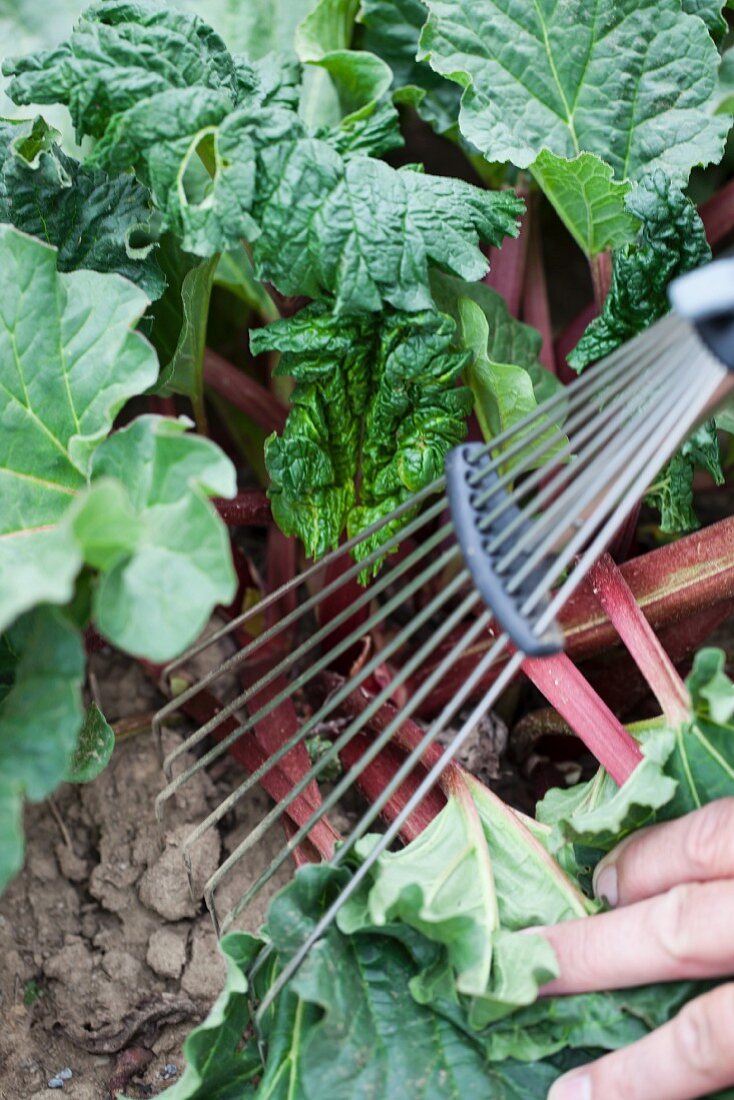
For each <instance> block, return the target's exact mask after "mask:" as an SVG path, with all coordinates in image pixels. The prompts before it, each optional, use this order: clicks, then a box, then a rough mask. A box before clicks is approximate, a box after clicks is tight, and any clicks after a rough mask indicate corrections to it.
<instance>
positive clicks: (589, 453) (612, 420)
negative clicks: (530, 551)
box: [482, 368, 668, 568]
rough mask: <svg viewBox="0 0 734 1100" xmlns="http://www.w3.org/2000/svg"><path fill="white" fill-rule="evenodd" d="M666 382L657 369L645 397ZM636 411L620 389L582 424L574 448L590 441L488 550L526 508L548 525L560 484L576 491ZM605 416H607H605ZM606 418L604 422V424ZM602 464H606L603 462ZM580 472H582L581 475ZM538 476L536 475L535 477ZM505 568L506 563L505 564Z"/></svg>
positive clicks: (492, 546) (529, 484) (620, 439)
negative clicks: (593, 415) (630, 409)
mask: <svg viewBox="0 0 734 1100" xmlns="http://www.w3.org/2000/svg"><path fill="white" fill-rule="evenodd" d="M667 381H668V371H667V369H665V370H663V369H662V368H659V369H658V370H657V371H656V372H655V373H654V376H653V378H652V379H651V380H650V382H649V384H648V388H647V391H646V392H645V394H644V399H645V400H652V398H653V396H654V395H655V393H656V392H657V391H658V390H660V389H662V388H663V387H664V386H665V384H666V382H667ZM637 415H638V414H636V413H630V411H629V406H628V399H627V397H626V395H625V393H624V392H622V393H620V394H619V395H618V398H617V399H616V400H615V401H614V402H613V403H611V404H610V405H608V406H605V408H604V409H603V410H602V411H601V412H599V413H598V414H597V416H595V417H594V418H593V419H592V420H590V421H589V422H588V423H587V424H586V425H584V427H583V429H582V431H581V432H579V434H578V436H577V437H575V438H574V447H575V448H576V447H580V446H581V445H582V444H586V442H587V440H589V439H590V440H591V442H590V444H589V446H588V447H585V449H584V450H583V451H581V450H578V451H576V452H575V459H574V461H573V462H572V463H570V464H568V465H567V466H564V467H563V468H561V469H559V470H558V471H556V472H555V473H554V475H553V477H552V478H551V479H550V480H549V481H548V483H547V484H546V485H544V486H543V487H542V488H541V490H540V492H539V493H538V494H537V495H536V496H534V497H533V499H532V502H531V508H530V509H526V510H524V511H523V512H521V513H520V514H519V515H518V516H516V517H515V518H514V519H513V520H511V521H510V522H509V523H508V524H507V526H506V527H504V528H503V530H502V531H501V533H500V534H498V535H495V537H494V538H492V539H490V541H489V544H488V552H489V553H496V552H497V551H498V550H499V549H500V548H501V547H502V546H503V545H504V544H505V543H506V542H508V541H509V540H510V539H511V538H512V536H513V535H514V534H515V532H516V531H517V530H518V528H519V527H521V526H522V525H523V524H524V522H525V521H526V519H527V513H528V511H532V513H533V514H534V515H537V516H538V519H537V524H538V525H540V524H542V525H543V526H544V527H549V526H551V524H554V523H555V518H556V516H557V515H559V514H562V513H563V510H564V508H566V507H567V503H568V502H567V500H566V497H565V496H559V497H557V499H555V500H554V497H556V493H557V490H558V488H559V487H560V486H562V485H564V484H565V483H567V482H570V487H569V491H573V492H576V491H579V490H581V489H582V488H583V487H584V486H585V485H586V483H587V480H588V478H589V477H590V476H592V475H590V474H589V470H590V469H593V468H594V466H593V463H594V461H595V460H596V461H599V453H600V452H601V451H602V450H603V448H604V447H605V446H606V444H607V443H609V441H610V440H612V439H614V443H615V450H616V449H618V448H619V445H620V443H622V444H623V443H624V441H625V438H626V435H625V433H629V431H630V430H636V418H637ZM607 417H609V419H607ZM605 420H606V423H605ZM605 465H606V464H605ZM581 471H584V474H583V476H582V474H581ZM543 473H544V471H543V470H540V471H537V472H536V475H535V476H531V477H530V478H528V479H527V480H525V481H524V482H523V484H522V495H523V496H527V495H528V494H529V492H530V491H531V490H532V489H533V488H534V487H535V485H537V484H538V482H539V481H540V480H542V475H543ZM537 475H539V476H537ZM516 499H517V495H515V498H514V499H509V498H508V500H506V501H505V502H504V507H503V509H502V510H503V511H506V510H507V508H509V507H510V506H511V505H512V504H513V503H515V500H516ZM547 502H549V507H548V508H547V509H545V510H544V511H543V510H542V509H543V506H544V505H545V504H546V503H547ZM494 519H495V514H494V513H493V514H491V515H490V516H487V517H486V518H485V520H484V521H483V523H482V526H483V527H487V528H488V527H490V526H491V524H492V522H493V521H494ZM522 545H523V544H522V542H521V541H518V542H517V543H516V544H515V546H513V548H512V554H513V555H514V556H517V554H519V553H521V552H522V551H521V549H517V550H516V547H521V548H522ZM505 568H506V566H505Z"/></svg>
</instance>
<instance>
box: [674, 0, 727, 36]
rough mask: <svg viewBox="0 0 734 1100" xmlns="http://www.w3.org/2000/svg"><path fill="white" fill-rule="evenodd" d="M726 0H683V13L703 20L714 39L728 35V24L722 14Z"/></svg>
mask: <svg viewBox="0 0 734 1100" xmlns="http://www.w3.org/2000/svg"><path fill="white" fill-rule="evenodd" d="M725 6H726V0H682V3H681V7H682V8H683V11H686V12H688V13H689V14H690V15H697V16H698V17H699V18H700V19H703V21H704V23H705V24H706V26H707V27H708V29H709V31H710V32H711V34H712V35H713V37H714V38H721V36H722V35H723V34H726V28H727V23H726V19H725V18H724V14H723V12H722V10H721V9H722V8H724V7H725Z"/></svg>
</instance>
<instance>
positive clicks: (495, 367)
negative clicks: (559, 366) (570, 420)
mask: <svg viewBox="0 0 734 1100" xmlns="http://www.w3.org/2000/svg"><path fill="white" fill-rule="evenodd" d="M459 317H460V323H461V342H462V344H463V346H464V347H465V348H467V349H468V350H469V351H471V353H472V360H471V362H470V364H469V365H468V367H467V368H466V371H465V378H466V381H467V382H468V383H469V386H470V388H471V391H472V393H473V394H474V408H475V410H476V414H477V419H478V420H479V423H480V425H481V428H482V432H483V434H484V438H485V439H486V440H487V441H489V440H490V439H493V438H494V437H495V436H497V435H500V434H501V433H503V432H506V431H508V430H509V429H510V428H512V427H513V425H515V424H517V423H518V422H519V421H521V420H523V419H524V418H525V417H527V416H530V415H531V414H532V413H534V412H535V411H536V409H537V408H538V400H537V397H536V392H535V387H534V385H533V379H532V377H531V375H530V373H529V371H528V370H527V369H525V368H524V367H522V366H519V365H517V364H515V363H512V362H510V363H502V362H496V361H494V360H493V359H492V358H491V356H490V355H489V354H488V351H489V344H490V342H491V334H490V328H489V320H488V318H487V315H486V314H485V312H484V311H483V310H482V309H481V307H480V306H479V305H478V304H477V302H476V301H473V300H472V299H470V298H462V299H461V300H460V302H459ZM543 370H544V368H542V367H540V365H539V372H538V373H542V372H543ZM536 377H537V374H536ZM548 388H549V389H550V388H551V387H548ZM544 422H545V423H549V424H550V418H549V417H547V416H540V417H538V419H537V423H536V424H535V425H534V426H533V428H531V429H528V430H530V431H533V432H535V429H537V427H538V426H540V425H541V424H543V423H544ZM526 434H527V430H526V431H518V432H517V433H516V435H515V437H514V438H513V445H514V443H516V442H517V441H518V440H519V439H521V438H522V436H523V435H526ZM564 442H565V436H564V435H563V434H562V433H561V432H560V431H558V430H557V428H555V427H550V426H549V428H548V430H547V431H545V432H542V433H541V434H540V435H538V436H537V437H535V436H534V438H533V447H534V448H535V447H537V448H542V449H541V450H540V452H539V453H538V455H537V457H536V458H535V459H533V458H532V457H531V455H530V453H529V450H528V451H527V452H522V451H521V452H520V453H519V454H515V455H514V456H513V458H512V462H513V463H519V462H522V464H523V468H524V469H533V468H535V467H537V466H543V465H544V464H545V463H546V462H547V461H548V459H549V457H550V455H552V454H553V453H554V452H555V451H557V450H558V448H559V447H561V446H562V445H563V443H564Z"/></svg>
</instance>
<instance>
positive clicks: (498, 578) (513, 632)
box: [446, 443, 563, 657]
mask: <svg viewBox="0 0 734 1100" xmlns="http://www.w3.org/2000/svg"><path fill="white" fill-rule="evenodd" d="M483 465H484V467H485V470H484V472H482V466H483ZM446 481H447V491H448V498H449V505H450V508H451V517H452V519H453V521H454V529H455V532H456V538H457V540H458V543H459V547H460V549H461V553H462V555H463V558H464V563H465V565H466V567H467V569H468V570H469V572H470V574H471V576H472V580H473V581H474V584H475V585H476V588H477V591H478V592H479V594H480V596H481V597H482V599H483V600H484V602H485V603H486V605H487V607H488V608H489V609H490V611H491V612H492V614H493V615H494V617H495V619H496V620H497V622H498V623H499V624H500V626H501V627H502V628H503V630H505V631H507V633H508V634H509V636H510V638H511V640H512V641H513V643H514V644H515V645H516V646H517V648H518V649H519V650H522V652H523V653H525V654H526V655H527V656H528V657H549V656H551V655H552V654H553V653H560V652H561V650H562V649H563V634H562V632H561V629H560V627H559V626H558V625H557V623H555V622H552V623H551V624H550V626H547V627H545V629H544V630H543V632H542V634H538V633H537V632H536V628H537V623H538V620H539V619H540V617H541V615H542V614H543V612H544V611H545V610H546V608H547V607H548V598H547V596H545V595H544V596H542V597H541V598H540V599H538V600H537V601H533V603H534V606H533V608H532V610H531V611H530V612H529V613H527V614H526V613H524V612H523V605H524V604H525V603H526V601H527V599H528V597H530V596H531V595H532V594H533V593H535V592H536V589H537V588H538V586H539V585H542V584H543V583H544V578H545V577H547V576H548V572H549V568H550V565H551V560H550V559H544V560H542V561H540V562H539V563H538V565H536V566H535V567H534V568H533V569H532V570H531V571H530V572H529V573H528V575H527V577H525V578H524V579H523V582H522V584H520V585H519V586H518V587H517V589H516V590H514V591H512V592H510V591H508V587H507V586H508V584H509V582H510V581H511V580H513V579H514V577H515V576H516V575H517V573H518V572H519V570H520V568H521V567H522V566H523V565H524V564H525V562H526V561H527V560H528V558H529V557H530V554H531V552H532V549H533V547H532V546H531V549H530V550H528V551H526V552H524V553H521V554H518V555H517V557H516V558H515V559H514V560H513V562H512V565H511V566H510V568H509V569H508V570H507V572H500V571H499V570H498V568H497V567H498V565H499V562H500V560H501V558H502V556H503V555H504V554H506V553H507V551H508V550H509V549H510V548H511V546H512V543H513V542H514V541H515V540H516V539H519V538H521V537H522V535H524V534H526V533H527V532H528V531H529V530H530V528H531V527H532V525H533V521H532V520H531V519H528V518H525V519H522V520H521V521H520V522H519V523H518V524H517V527H515V528H514V530H513V534H512V536H511V537H510V539H511V540H512V541H510V539H508V541H507V543H506V544H505V545H504V546H503V547H502V548H501V549H500V550H499V551H498V552H496V553H492V552H491V551H490V549H489V546H490V543H491V541H492V540H493V539H494V538H496V536H497V535H500V534H502V532H503V531H506V530H507V528H508V526H509V525H510V524H511V523H514V521H516V520H517V518H518V516H519V515H520V509H519V508H518V507H517V505H516V504H510V505H508V506H507V507H504V508H502V510H501V511H500V512H499V514H497V513H498V509H499V508H500V506H501V505H502V504H503V503H504V502H505V501H506V500H507V496H508V494H507V492H506V491H505V489H504V488H501V487H500V488H495V486H496V485H497V482H498V481H499V475H498V473H497V471H496V469H495V467H494V464H493V463H492V461H491V458H490V456H489V455H488V454H487V448H486V446H485V445H484V444H483V443H465V444H464V445H463V446H461V447H455V448H454V450H452V451H450V452H449V454H448V455H447V458H446ZM492 489H494V491H493V492H491V493H490V490H492ZM487 496H489V499H488V500H487V501H486V503H485V504H483V505H482V504H480V499H481V498H482V497H487Z"/></svg>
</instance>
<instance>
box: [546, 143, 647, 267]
mask: <svg viewBox="0 0 734 1100" xmlns="http://www.w3.org/2000/svg"><path fill="white" fill-rule="evenodd" d="M532 173H533V175H534V177H535V179H536V180H537V181H538V183H539V184H540V186H541V187H542V189H543V191H544V193H545V195H546V196H547V197H548V199H549V200H550V201H551V202H552V204H553V206H554V207H555V209H556V212H557V214H558V216H559V217H560V218H561V220H562V222H563V223H564V225H565V226H566V228H567V229H568V231H569V232H570V233H571V235H572V236H573V238H574V240H575V241H576V243H577V244H578V246H579V248H581V249H583V251H584V252H585V253H586V255H587V256H596V255H597V254H598V253H599V252H605V251H606V250H607V249H609V248H620V247H621V246H622V245H624V244H628V243H629V242H630V241H632V240H633V239H634V236H635V232H636V231H637V229H638V228H639V222H638V221H637V219H636V218H635V217H634V216H633V215H632V214H631V213H630V212H629V211H628V210H627V209H626V207H625V204H624V200H625V196H626V195H627V194H628V192H629V189H630V185H629V183H628V182H626V181H625V182H622V183H619V182H617V181H616V180H614V179H612V169H611V168H610V167H609V165H608V164H605V162H604V161H603V160H601V159H600V158H599V157H598V156H596V155H595V154H594V153H579V155H578V156H577V157H574V158H573V160H566V159H564V158H563V157H559V156H556V154H555V153H551V152H550V150H548V149H544V150H543V152H542V153H541V154H540V156H539V157H538V158H537V159H536V160H535V161H534V162H533V165H532Z"/></svg>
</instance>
